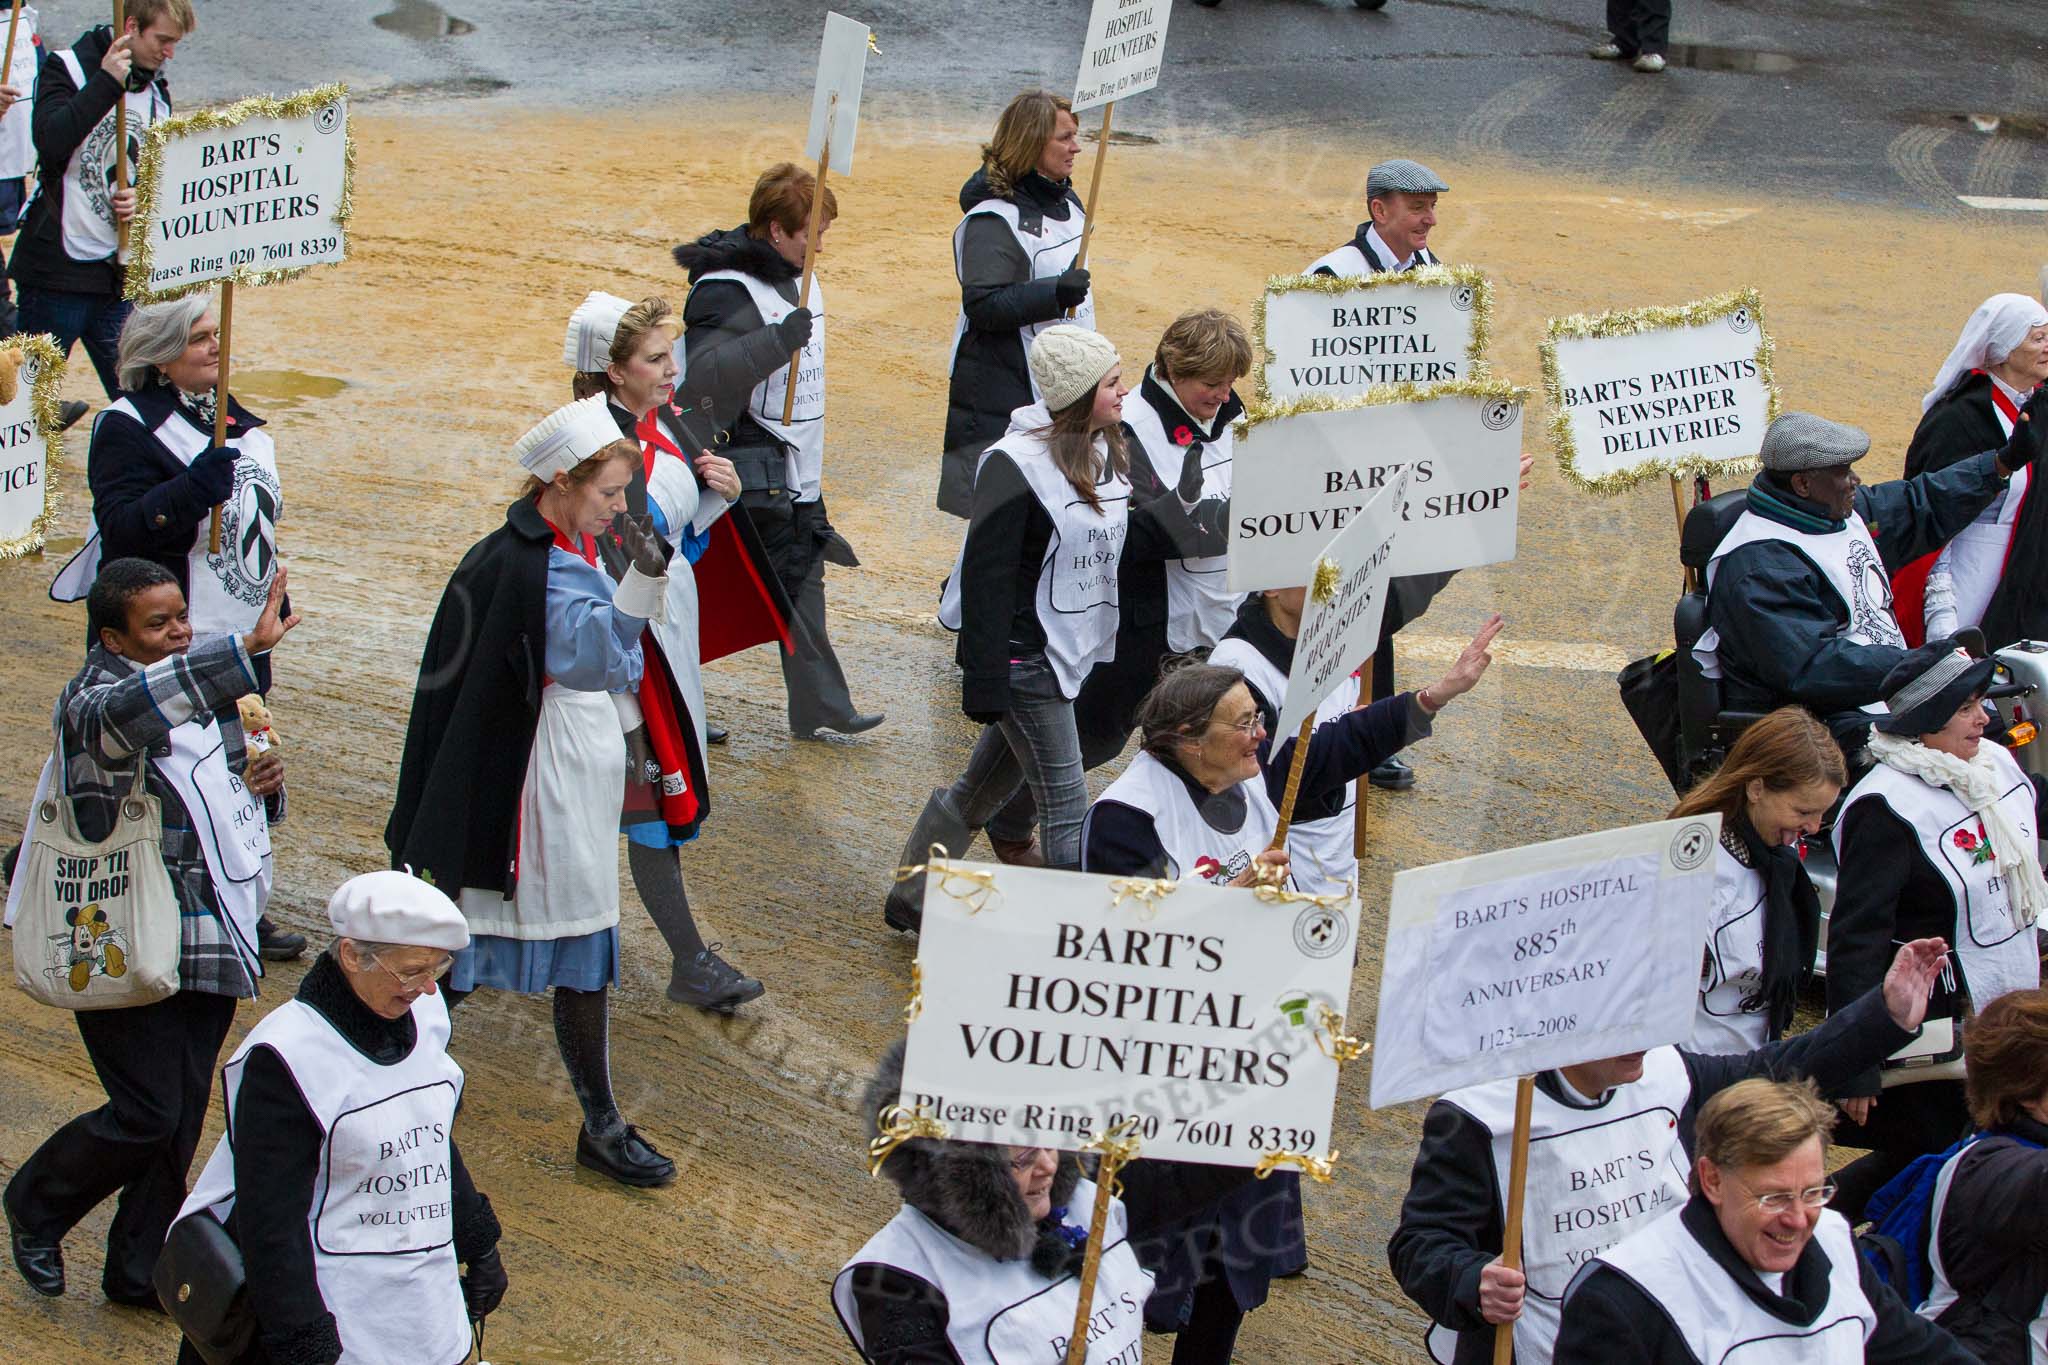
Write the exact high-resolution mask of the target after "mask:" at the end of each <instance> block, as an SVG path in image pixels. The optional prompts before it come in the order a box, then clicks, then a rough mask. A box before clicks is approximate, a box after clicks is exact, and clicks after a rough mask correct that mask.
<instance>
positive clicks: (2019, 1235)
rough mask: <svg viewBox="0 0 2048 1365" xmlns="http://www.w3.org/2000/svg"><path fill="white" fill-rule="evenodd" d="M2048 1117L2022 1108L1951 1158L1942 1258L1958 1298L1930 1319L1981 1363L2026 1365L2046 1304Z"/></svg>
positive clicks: (1944, 1210) (1942, 1220)
mask: <svg viewBox="0 0 2048 1365" xmlns="http://www.w3.org/2000/svg"><path fill="white" fill-rule="evenodd" d="M2044 1200H2048V1124H2044V1123H2038V1122H2036V1121H2035V1120H2034V1119H2032V1118H2029V1117H2027V1116H2026V1115H2021V1116H2020V1117H2019V1119H2018V1120H2017V1121H2016V1122H2014V1123H2012V1124H2011V1125H2009V1126H2005V1127H1999V1128H1994V1129H1992V1130H1991V1132H1990V1133H1988V1134H1987V1135H1986V1136H1985V1137H1984V1139H1983V1140H1982V1141H1981V1142H1978V1143H1976V1144H1975V1145H1973V1146H1972V1147H1970V1148H1969V1149H1968V1150H1967V1151H1965V1152H1964V1153H1963V1155H1962V1156H1960V1157H1958V1158H1957V1159H1956V1169H1955V1174H1954V1175H1952V1176H1951V1177H1950V1178H1949V1186H1948V1197H1947V1199H1946V1201H1945V1202H1944V1203H1943V1205H1942V1208H1941V1247H1940V1252H1941V1265H1942V1269H1943V1270H1944V1271H1946V1272H1947V1274H1948V1278H1949V1282H1950V1283H1951V1284H1952V1285H1954V1287H1955V1290H1956V1293H1957V1296H1958V1297H1957V1299H1956V1301H1955V1302H1954V1303H1953V1304H1950V1305H1949V1307H1948V1308H1947V1309H1945V1310H1944V1311H1943V1312H1942V1314H1941V1316H1940V1317H1938V1318H1936V1319H1935V1322H1937V1323H1938V1324H1940V1325H1941V1326H1942V1327H1945V1328H1947V1329H1948V1330H1949V1331H1950V1332H1951V1333H1953V1334H1954V1335H1955V1338H1956V1340H1958V1341H1960V1342H1962V1344H1963V1345H1964V1346H1966V1347H1968V1348H1969V1349H1970V1350H1971V1351H1972V1352H1973V1353H1975V1355H1976V1357H1977V1359H1979V1360H1981V1361H1983V1362H1984V1365H2027V1362H2028V1360H2029V1359H2030V1357H2029V1353H2028V1342H2027V1334H2028V1332H2029V1330H2030V1329H2031V1327H2032V1324H2033V1322H2034V1320H2035V1318H2036V1317H2038V1316H2039V1315H2041V1314H2042V1313H2044V1312H2048V1308H2044V1306H2043V1305H2044V1304H2048V1239H2044V1238H2043V1236H2042V1228H2041V1209H2042V1206H2043V1201H2044Z"/></svg>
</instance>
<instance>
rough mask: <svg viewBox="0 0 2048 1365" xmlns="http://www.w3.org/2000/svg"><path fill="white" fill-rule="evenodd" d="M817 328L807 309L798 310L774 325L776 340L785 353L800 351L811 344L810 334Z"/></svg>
mask: <svg viewBox="0 0 2048 1365" xmlns="http://www.w3.org/2000/svg"><path fill="white" fill-rule="evenodd" d="M816 326H817V321H816V319H815V318H814V317H813V316H812V315H811V310H810V309H808V308H799V309H797V310H796V311H795V312H794V313H791V314H790V315H789V316H788V317H786V318H784V319H783V320H782V321H780V322H778V323H776V324H775V336H776V339H777V340H779V341H780V342H781V343H782V349H783V350H785V351H801V350H802V349H803V348H804V347H806V346H808V345H810V344H811V332H812V330H813V329H814V328H815V327H816Z"/></svg>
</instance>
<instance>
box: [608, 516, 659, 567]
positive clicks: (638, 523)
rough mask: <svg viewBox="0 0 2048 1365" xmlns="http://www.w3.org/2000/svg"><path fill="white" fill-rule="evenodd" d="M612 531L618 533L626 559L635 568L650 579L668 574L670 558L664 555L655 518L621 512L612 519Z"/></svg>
mask: <svg viewBox="0 0 2048 1365" xmlns="http://www.w3.org/2000/svg"><path fill="white" fill-rule="evenodd" d="M612 530H613V531H615V532H617V534H618V537H619V544H620V545H622V546H624V547H625V551H626V557H627V558H629V559H631V560H632V561H633V567H634V568H636V569H638V570H639V571H640V572H641V573H643V574H646V575H647V576H648V577H649V578H659V577H661V576H662V575H663V574H665V573H667V572H668V556H667V555H665V554H663V553H662V547H661V536H660V534H659V533H658V532H657V531H656V530H655V529H654V518H653V517H652V516H651V515H649V516H642V517H637V518H636V517H635V516H634V515H633V514H632V513H631V512H621V513H619V514H618V515H617V516H616V517H613V518H612Z"/></svg>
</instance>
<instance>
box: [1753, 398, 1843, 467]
mask: <svg viewBox="0 0 2048 1365" xmlns="http://www.w3.org/2000/svg"><path fill="white" fill-rule="evenodd" d="M1869 453H1870V433H1869V432H1867V431H1865V430H1863V429H1862V428H1861V427H1852V426H1848V425H1845V424H1844V423H1841V422H1830V421H1829V420H1828V419H1827V418H1825V417H1816V416H1814V415H1813V414H1812V413H1810V412H1788V413H1786V414H1785V415H1784V416H1782V417H1780V418H1779V419H1778V420H1777V421H1775V422H1773V423H1771V427H1770V430H1768V431H1766V432H1765V433H1764V447H1763V450H1762V452H1761V454H1762V457H1763V462H1764V468H1765V469H1773V470H1776V471H1777V472H1778V473H1780V474H1796V473H1798V472H1799V471H1800V470H1802V469H1833V468H1834V467H1835V466H1836V465H1845V464H1854V463H1856V461H1858V460H1860V459H1862V458H1863V457H1864V456H1865V455H1868V454H1869Z"/></svg>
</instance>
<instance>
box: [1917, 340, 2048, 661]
mask: <svg viewBox="0 0 2048 1365" xmlns="http://www.w3.org/2000/svg"><path fill="white" fill-rule="evenodd" d="M1988 382H1989V384H1990V386H1991V412H1992V415H1993V416H1994V417H1996V418H1997V419H1998V426H1999V430H2000V431H2002V432H2003V433H2004V434H2005V435H2006V436H2007V437H2010V436H2011V435H2012V429H2013V424H2014V423H2015V422H2016V421H2018V420H2019V409H2018V407H2017V406H2015V405H2014V403H2013V400H2012V398H2011V397H2010V396H2009V395H2008V394H2007V393H2006V392H2005V391H2004V390H2003V389H2002V388H2000V387H1999V381H1997V380H1995V379H1993V380H1989V381H1988ZM2022 401H2024V396H2022ZM2033 474H2034V470H2033V467H2032V466H2031V465H2028V466H2025V467H2023V468H2021V469H2020V470H2019V471H2018V472H2017V473H2015V474H2014V475H2013V476H2012V478H2011V479H2010V480H2009V481H2008V482H2007V483H2006V485H2005V491H2004V492H2002V493H2000V494H1999V495H1998V496H1997V497H1995V498H1993V499H1992V500H1991V505H1990V506H1989V507H1986V508H1985V509H1984V510H1983V511H1982V512H1979V513H1978V514H1977V519H1976V520H1975V521H1973V522H1971V523H1970V524H1969V525H1968V526H1965V527H1964V528H1963V529H1962V530H1960V531H1958V532H1956V538H1955V539H1954V540H1951V541H1950V542H1949V543H1948V544H1947V545H1946V546H1944V547H1943V548H1942V551H1941V553H1940V555H1939V556H1938V557H1937V558H1936V561H1935V566H1934V574H1938V573H1941V572H1942V571H1944V570H1946V571H1947V573H1948V576H1949V582H1950V588H1951V591H1952V592H1953V593H1954V595H1955V601H1954V605H1953V607H1952V608H1951V610H1952V611H1953V612H1954V616H1955V620H1954V623H1953V625H1952V626H1951V627H1950V629H1948V630H1944V631H1943V632H1942V634H1944V635H1946V634H1952V633H1954V631H1955V630H1958V629H1963V628H1966V627H1969V626H1976V625H1981V624H1983V621H1984V612H1985V609H1986V608H1988V607H1989V606H1990V605H1991V595H1992V594H1993V593H1995V592H1997V591H1998V580H1999V579H2000V578H2002V577H2004V576H2005V557H2006V552H2007V551H2008V550H2010V549H2011V548H2012V536H2013V527H2014V525H2015V523H2017V522H2018V521H2019V516H2020V507H2021V505H2022V504H2024V503H2025V502H2026V497H2027V484H2028V483H2029V481H2031V480H2032V478H2033ZM1934 574H1930V575H1929V578H1930V580H1931V579H1932V578H1933V576H1934ZM1933 616H1934V613H1933V612H1931V611H1930V612H1928V613H1927V619H1928V621H1929V623H1930V624H1931V623H1932V620H1933ZM1928 638H1929V639H1931V640H1934V639H1940V638H1941V636H1940V635H1934V634H1931V633H1930V634H1929V636H1928Z"/></svg>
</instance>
